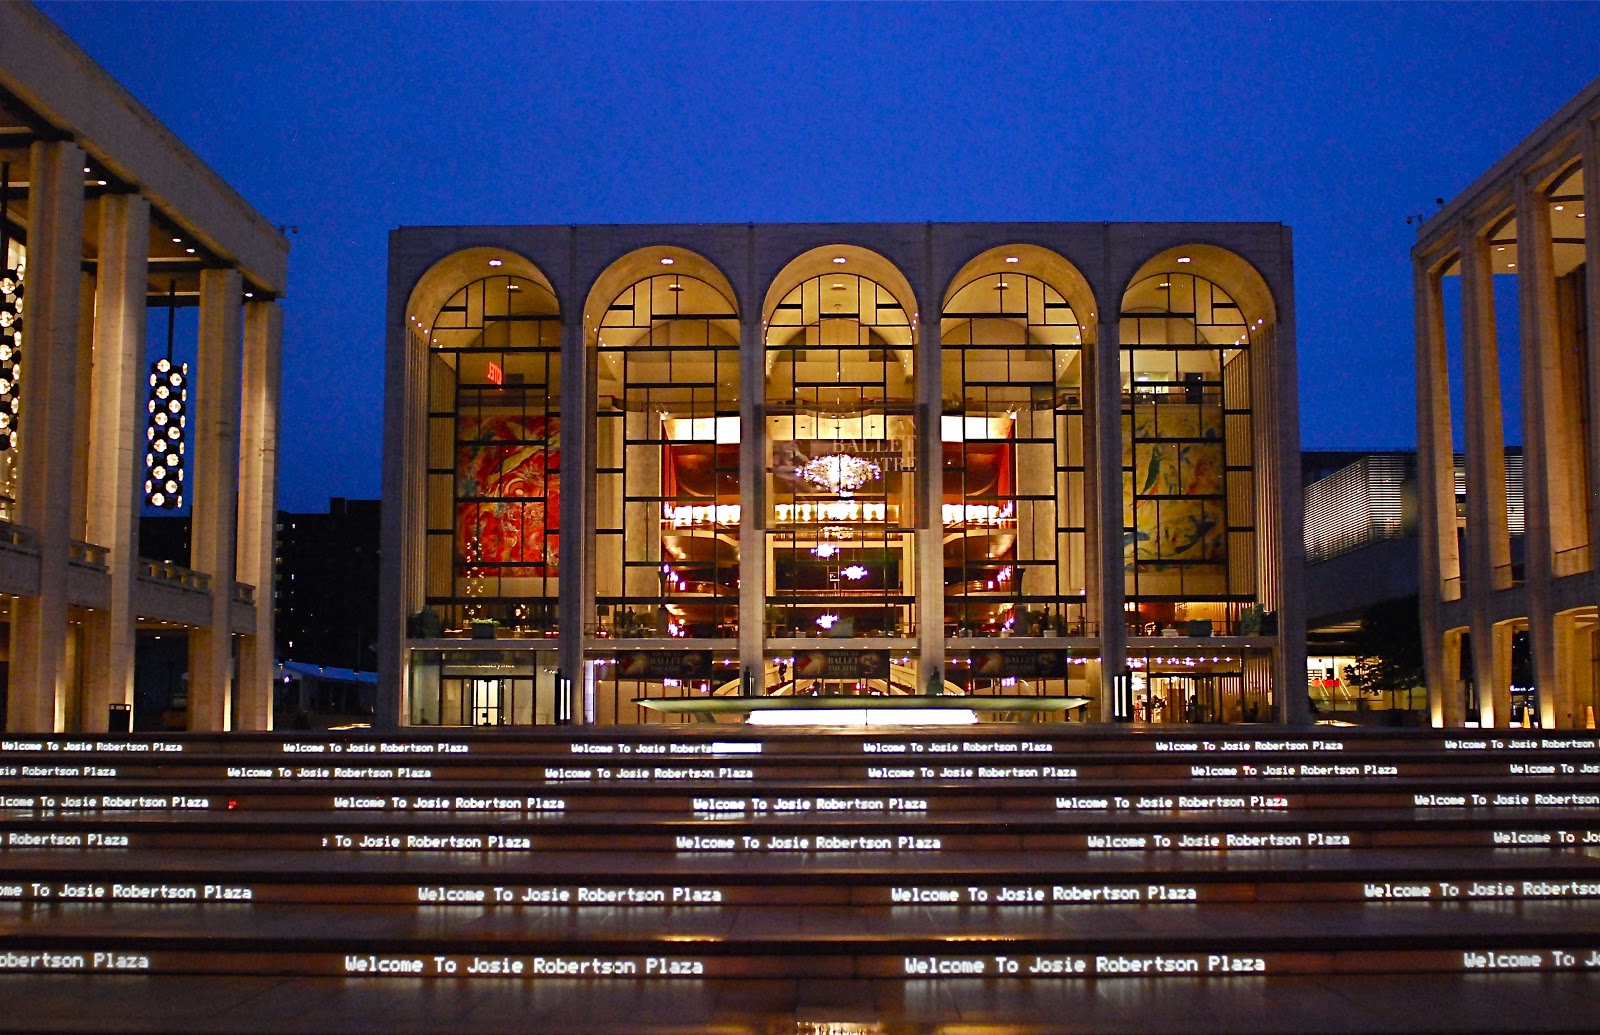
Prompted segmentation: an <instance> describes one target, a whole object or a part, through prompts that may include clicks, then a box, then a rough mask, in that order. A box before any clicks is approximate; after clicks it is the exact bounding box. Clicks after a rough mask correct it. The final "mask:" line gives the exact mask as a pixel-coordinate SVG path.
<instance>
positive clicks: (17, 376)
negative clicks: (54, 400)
mask: <svg viewBox="0 0 1600 1035" xmlns="http://www.w3.org/2000/svg"><path fill="white" fill-rule="evenodd" d="M10 202H11V163H9V162H6V163H3V164H0V452H5V451H7V450H10V449H15V448H16V445H17V422H18V419H19V418H20V417H21V415H22V391H21V379H22V290H23V285H22V274H23V270H22V264H21V263H20V262H19V263H18V264H17V266H16V267H15V268H13V267H12V266H11V230H10V227H11V223H10V213H9V212H8V211H7V209H8V208H9V207H10Z"/></svg>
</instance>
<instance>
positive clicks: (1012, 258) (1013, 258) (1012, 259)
mask: <svg viewBox="0 0 1600 1035" xmlns="http://www.w3.org/2000/svg"><path fill="white" fill-rule="evenodd" d="M1006 261H1007V262H1019V261H1021V260H1019V259H1018V258H1017V257H1016V256H1015V255H1007V256H1006Z"/></svg>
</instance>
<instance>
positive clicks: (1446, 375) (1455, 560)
mask: <svg viewBox="0 0 1600 1035" xmlns="http://www.w3.org/2000/svg"><path fill="white" fill-rule="evenodd" d="M1412 289H1413V291H1414V292H1415V304H1416V331H1417V511H1418V516H1419V518H1420V520H1421V524H1422V529H1421V539H1420V541H1419V543H1418V552H1419V554H1420V556H1421V574H1420V577H1419V580H1418V606H1419V607H1420V609H1421V612H1422V615H1421V617H1422V656H1423V670H1424V672H1425V674H1426V678H1427V683H1428V709H1429V712H1430V713H1431V717H1432V722H1433V725H1435V726H1447V727H1457V726H1460V725H1461V724H1462V723H1463V722H1464V721H1465V718H1466V702H1465V700H1464V699H1463V697H1462V694H1461V693H1460V691H1459V690H1458V688H1457V687H1456V686H1455V683H1454V681H1453V680H1449V681H1447V680H1446V678H1445V673H1446V670H1447V668H1448V667H1449V666H1447V664H1446V659H1445V653H1444V652H1445V643H1444V626H1443V623H1442V621H1441V620H1440V607H1441V606H1442V603H1443V598H1444V592H1443V584H1444V580H1448V579H1455V580H1456V581H1455V583H1454V584H1455V586H1456V587H1457V589H1458V592H1459V587H1460V586H1461V581H1460V575H1461V557H1460V552H1459V544H1458V540H1457V537H1456V488H1455V449H1454V445H1453V443H1452V441H1451V433H1450V368H1449V364H1448V361H1447V360H1446V358H1445V336H1444V294H1443V290H1442V288H1441V285H1440V278H1439V274H1438V273H1436V272H1432V271H1430V270H1428V269H1427V268H1426V267H1424V266H1423V265H1422V264H1421V263H1420V262H1419V263H1417V265H1416V267H1415V268H1414V269H1413V271H1412Z"/></svg>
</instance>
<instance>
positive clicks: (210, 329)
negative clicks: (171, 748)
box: [188, 269, 243, 731]
mask: <svg viewBox="0 0 1600 1035" xmlns="http://www.w3.org/2000/svg"><path fill="white" fill-rule="evenodd" d="M240 292H241V287H240V278H239V272H238V271H237V270H231V269H207V270H202V271H201V273H200V348H199V363H198V370H197V371H196V378H195V386H196V392H197V395H198V398H197V399H196V405H195V410H194V417H195V420H194V424H193V425H192V426H191V427H190V428H189V443H190V451H191V452H192V453H193V455H194V469H193V480H192V481H191V482H189V484H188V495H189V498H190V500H191V501H192V508H191V511H190V513H191V515H192V516H191V531H190V534H189V542H190V547H189V549H190V560H189V564H190V567H192V568H195V569H196V570H199V571H203V572H205V573H206V574H208V575H210V576H211V616H210V621H209V623H208V624H207V625H205V626H203V627H201V628H198V629H192V630H190V632H189V728H190V729H192V730H211V731H215V730H226V729H229V728H230V726H231V715H230V709H231V705H232V702H231V700H230V697H231V684H232V677H233V626H232V619H233V614H232V612H233V582H234V574H235V572H234V566H233V565H234V557H235V550H236V547H235V542H234V538H235V537H234V533H235V531H236V522H237V514H236V512H235V508H236V507H237V505H238V489H239V347H240V341H239V324H240V312H239V307H240V303H241V302H242V301H243V299H242V296H241V293H240Z"/></svg>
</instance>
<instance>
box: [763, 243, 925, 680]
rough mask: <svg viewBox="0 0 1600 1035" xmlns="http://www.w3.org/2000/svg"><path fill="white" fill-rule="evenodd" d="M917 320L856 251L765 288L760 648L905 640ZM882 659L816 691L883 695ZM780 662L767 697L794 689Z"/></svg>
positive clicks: (841, 251)
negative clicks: (764, 640) (816, 641)
mask: <svg viewBox="0 0 1600 1035" xmlns="http://www.w3.org/2000/svg"><path fill="white" fill-rule="evenodd" d="M915 316H916V310H915V303H914V300H913V298H912V295H911V293H910V288H909V286H907V285H906V283H905V279H904V277H902V276H901V275H900V274H899V271H898V270H896V269H894V267H893V266H892V265H890V264H889V263H888V262H887V261H886V260H884V259H883V257H882V256H878V255H876V254H874V253H871V252H866V251H865V250H863V249H860V248H853V247H848V246H838V247H831V248H823V249H816V250H813V251H812V252H808V253H807V254H805V255H803V256H801V257H799V258H798V259H796V260H794V262H792V263H790V265H789V266H788V267H786V268H785V269H784V271H783V272H782V273H780V274H779V276H778V277H777V278H776V280H775V281H774V288H773V291H772V292H770V293H769V295H768V303H767V310H766V313H765V344H766V393H765V396H766V397H765V404H766V420H765V433H766V452H765V457H764V470H765V479H766V486H765V487H766V494H765V495H766V508H767V512H766V515H765V519H766V520H765V524H766V528H767V532H766V543H765V548H766V551H767V554H766V561H767V564H766V580H767V584H766V597H767V601H768V603H767V610H766V623H767V630H766V631H767V635H768V637H770V638H774V639H786V640H798V639H808V638H831V639H839V638H874V639H879V640H893V639H907V638H909V637H911V636H913V635H914V630H915V624H916V607H915V594H914V587H915V585H916V582H915V578H916V571H915V565H916V532H915V528H916V524H917V515H916V505H915V487H914V482H915V475H914V472H915V457H916V441H917V437H916V421H915V418H914V400H915V387H916V386H915V375H916V371H915V368H914V361H913V355H912V346H913V339H914V333H913V327H914V325H915ZM888 648H889V645H887V644H884V645H882V647H881V648H879V649H877V650H865V651H858V652H854V653H850V654H843V653H841V654H837V655H835V656H833V657H832V659H831V661H830V664H832V665H833V666H834V668H833V669H832V670H829V671H828V672H826V673H824V674H822V675H819V676H818V677H816V678H815V679H813V680H812V682H814V683H815V684H816V686H815V689H816V691H817V692H819V693H835V692H837V693H853V692H855V689H854V688H855V687H857V686H858V685H867V684H872V685H873V687H874V688H875V689H878V690H879V691H880V692H894V691H893V690H892V688H890V687H889V686H888V683H887V680H885V679H884V678H883V676H882V672H885V671H887V668H888V660H889V658H888V655H889V649H888ZM789 653H792V652H784V651H781V650H780V651H777V652H775V653H774V655H773V656H772V657H769V659H768V665H767V668H768V676H767V684H766V685H767V686H768V687H769V688H770V689H771V690H772V691H773V692H777V693H784V692H791V691H792V690H793V689H794V686H793V683H792V680H794V679H798V678H799V677H800V675H801V669H802V668H803V666H801V665H799V664H798V662H797V663H796V665H795V668H794V669H793V670H792V671H790V672H784V673H782V674H780V672H779V669H778V665H777V662H778V657H779V655H781V656H783V657H788V656H789ZM880 654H881V656H880ZM852 666H854V668H852ZM786 667H787V666H786ZM847 670H848V671H847ZM858 670H859V671H858ZM879 683H881V684H883V685H882V686H881V687H879V686H877V684H879Z"/></svg>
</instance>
